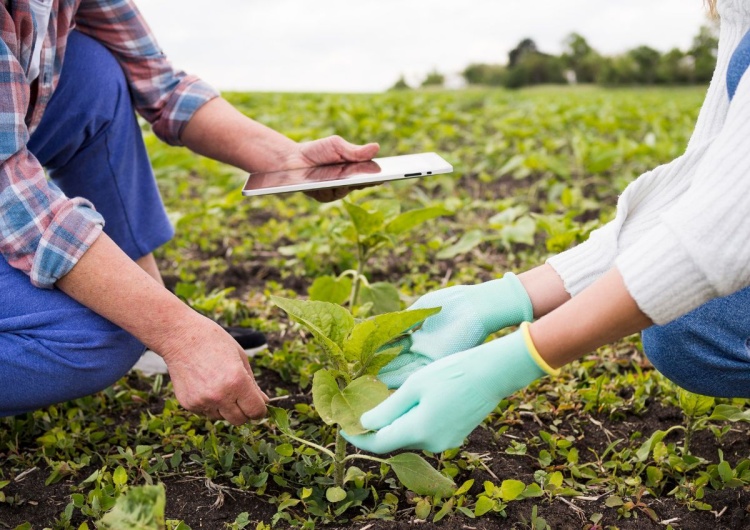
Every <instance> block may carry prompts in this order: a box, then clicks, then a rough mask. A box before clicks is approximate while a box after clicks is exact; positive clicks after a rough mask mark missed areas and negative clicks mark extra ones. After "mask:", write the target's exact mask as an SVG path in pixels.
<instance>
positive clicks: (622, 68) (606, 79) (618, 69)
mask: <svg viewBox="0 0 750 530" xmlns="http://www.w3.org/2000/svg"><path fill="white" fill-rule="evenodd" d="M638 74H639V70H638V63H636V62H635V61H634V60H633V58H632V57H631V56H630V55H628V54H625V55H617V56H615V57H606V58H605V59H604V60H603V61H602V67H601V70H600V71H599V74H598V77H597V79H596V82H597V83H599V84H602V85H629V84H633V83H635V82H637V79H638Z"/></svg>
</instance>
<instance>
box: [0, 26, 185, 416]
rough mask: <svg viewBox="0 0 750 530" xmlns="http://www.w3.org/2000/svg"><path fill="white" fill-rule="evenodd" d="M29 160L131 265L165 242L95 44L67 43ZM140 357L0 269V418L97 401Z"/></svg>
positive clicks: (120, 96)
mask: <svg viewBox="0 0 750 530" xmlns="http://www.w3.org/2000/svg"><path fill="white" fill-rule="evenodd" d="M28 148H29V150H30V151H31V152H32V153H34V155H35V156H36V157H37V159H39V161H40V162H41V163H42V165H43V166H44V167H45V168H46V169H47V171H48V173H49V176H50V178H51V179H53V180H54V181H55V183H56V184H57V185H58V186H59V187H60V188H61V189H62V190H63V191H64V192H65V193H66V195H68V196H69V197H76V196H80V197H85V198H87V199H89V200H90V201H91V202H92V203H94V206H95V207H96V209H97V210H98V211H99V212H100V213H101V214H102V215H103V216H104V219H105V222H106V225H105V228H104V231H105V232H106V233H107V234H108V235H109V236H110V237H111V238H112V239H113V240H114V241H115V243H117V244H118V245H119V247H120V248H122V249H123V250H124V251H125V253H126V254H128V256H130V257H131V258H132V259H138V258H140V257H142V256H145V255H147V254H149V253H150V252H151V251H153V250H154V249H155V248H157V247H159V246H160V245H162V244H164V243H165V242H167V241H168V240H169V239H171V237H172V235H173V230H172V227H171V225H170V223H169V220H168V219H167V215H166V212H165V211H164V207H163V206H162V203H161V198H160V196H159V191H158V189H157V187H156V182H155V180H154V175H153V171H152V169H151V165H150V163H149V160H148V155H147V153H146V149H145V146H144V144H143V138H142V136H141V130H140V128H139V126H138V122H137V120H136V118H135V114H134V111H133V107H132V103H131V98H130V93H129V92H128V86H127V83H126V81H125V76H124V74H123V73H122V69H121V68H120V66H119V64H118V63H117V61H116V60H115V59H114V57H113V56H112V55H111V54H110V53H109V52H108V51H107V50H106V48H104V47H103V46H102V45H101V44H99V43H98V42H97V41H95V40H93V39H91V38H90V37H87V36H84V35H82V34H80V33H77V32H73V33H71V34H70V36H69V40H68V48H67V51H66V54H65V62H64V64H63V69H62V73H61V77H60V82H59V85H58V87H57V89H56V91H55V93H54V95H53V97H52V99H51V100H50V102H49V105H48V107H47V109H46V111H45V113H44V117H43V118H42V121H41V123H40V125H39V127H38V128H37V129H36V130H35V131H34V134H33V135H32V136H31V139H30V141H29V144H28ZM143 350H144V347H143V345H142V344H140V342H139V341H138V340H137V339H135V337H133V336H132V335H130V334H128V333H127V332H125V331H123V330H122V329H120V328H119V327H117V326H115V325H114V324H112V323H111V322H109V321H108V320H106V319H104V318H102V317H100V316H99V315H97V314H96V313H94V312H92V311H91V310H89V309H88V308H86V307H84V306H82V305H81V304H79V303H78V302H76V301H75V300H73V299H72V298H70V297H68V296H67V295H66V294H65V293H63V292H61V291H59V290H57V289H53V290H45V289H37V288H35V287H33V286H32V285H31V283H30V282H29V279H28V277H27V276H26V275H25V274H23V273H21V272H20V271H18V270H16V269H13V268H12V267H10V266H9V265H8V264H7V262H6V261H5V260H4V259H0V416H10V415H15V414H19V413H22V412H27V411H31V410H34V409H37V408H40V407H44V406H46V405H50V404H52V403H58V402H61V401H67V400H69V399H74V398H77V397H81V396H85V395H88V394H91V393H93V392H97V391H99V390H102V389H104V388H106V387H107V386H109V385H111V384H112V383H114V382H115V381H117V380H118V379H119V378H120V377H122V376H123V375H124V374H125V373H127V371H128V370H129V369H130V368H131V367H132V366H133V364H135V362H136V361H137V360H138V358H139V357H140V355H141V353H143Z"/></svg>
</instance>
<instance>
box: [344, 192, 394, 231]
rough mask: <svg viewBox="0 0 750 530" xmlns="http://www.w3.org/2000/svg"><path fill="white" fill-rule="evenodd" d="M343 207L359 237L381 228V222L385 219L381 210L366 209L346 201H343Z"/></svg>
mask: <svg viewBox="0 0 750 530" xmlns="http://www.w3.org/2000/svg"><path fill="white" fill-rule="evenodd" d="M344 208H346V211H347V212H349V215H350V216H351V218H352V223H354V228H356V229H357V232H358V233H359V235H360V237H361V236H370V235H373V234H374V233H375V232H379V231H381V230H383V222H384V220H385V217H384V215H383V212H380V211H378V210H374V211H367V210H365V209H364V208H361V207H359V206H357V205H356V204H352V203H350V202H347V201H344Z"/></svg>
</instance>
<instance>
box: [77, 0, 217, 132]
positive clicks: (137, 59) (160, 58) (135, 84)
mask: <svg viewBox="0 0 750 530" xmlns="http://www.w3.org/2000/svg"><path fill="white" fill-rule="evenodd" d="M75 21H76V25H77V28H78V29H79V30H80V31H81V32H82V33H86V34H87V35H89V36H91V37H93V38H95V39H96V40H98V41H99V42H101V43H102V44H104V45H105V46H106V47H107V48H108V49H109V50H110V51H111V52H112V54H113V55H114V56H115V57H116V58H117V60H118V62H119V63H120V65H121V66H122V69H123V71H124V72H125V77H126V78H127V80H128V84H129V86H130V90H131V93H132V96H133V102H134V104H135V107H136V110H137V111H138V113H139V114H140V115H141V116H143V117H144V118H145V119H146V120H147V121H148V122H149V123H151V125H152V127H153V130H154V133H155V134H156V135H157V136H158V137H159V138H160V139H162V140H163V141H165V142H167V143H168V144H171V145H182V142H181V141H180V136H181V135H182V131H183V129H184V128H185V126H186V125H187V123H188V122H189V121H190V118H192V116H193V114H194V113H195V112H196V111H197V110H198V109H199V108H200V107H201V106H203V105H204V104H205V103H206V102H208V101H210V100H211V99H213V98H215V97H217V96H218V95H219V93H218V92H217V91H216V90H215V89H213V88H212V87H211V86H210V85H208V84H207V83H205V82H204V81H202V80H201V79H199V78H198V77H196V76H193V75H188V74H186V73H185V72H182V71H180V70H176V69H174V68H173V67H172V65H171V64H170V62H169V61H168V60H167V58H166V55H165V54H164V52H163V51H162V50H161V48H160V47H159V45H158V44H157V42H156V39H155V38H154V36H153V35H152V33H151V30H150V29H149V28H148V25H147V24H146V22H145V20H144V19H143V16H142V15H141V14H140V12H139V11H138V9H137V7H136V6H135V4H134V3H133V2H132V1H131V0H83V1H82V2H81V5H80V7H79V9H78V11H77V13H76V18H75Z"/></svg>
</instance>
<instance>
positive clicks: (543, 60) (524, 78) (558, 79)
mask: <svg viewBox="0 0 750 530" xmlns="http://www.w3.org/2000/svg"><path fill="white" fill-rule="evenodd" d="M565 82H566V79H565V66H564V64H563V62H562V60H561V59H560V58H559V57H555V56H553V55H547V54H543V53H538V52H537V53H535V54H527V55H526V56H525V57H524V58H523V59H521V60H520V61H519V62H518V63H517V64H516V66H514V67H512V68H508V74H507V76H506V78H505V86H506V87H507V88H521V87H523V86H528V85H541V84H547V83H565Z"/></svg>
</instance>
